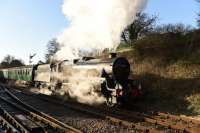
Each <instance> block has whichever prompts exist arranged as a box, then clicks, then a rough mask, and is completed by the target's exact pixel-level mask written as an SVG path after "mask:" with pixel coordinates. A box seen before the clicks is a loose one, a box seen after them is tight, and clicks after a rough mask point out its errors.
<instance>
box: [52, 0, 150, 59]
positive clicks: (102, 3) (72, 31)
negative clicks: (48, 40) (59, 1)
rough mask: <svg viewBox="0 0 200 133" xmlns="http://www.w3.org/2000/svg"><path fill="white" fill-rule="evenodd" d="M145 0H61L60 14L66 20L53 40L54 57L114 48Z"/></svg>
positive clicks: (63, 57)
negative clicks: (55, 46)
mask: <svg viewBox="0 0 200 133" xmlns="http://www.w3.org/2000/svg"><path fill="white" fill-rule="evenodd" d="M146 3H147V0H64V4H63V6H62V9H63V13H64V15H65V16H66V18H67V19H68V20H69V21H70V25H69V27H67V28H66V29H65V30H64V31H63V33H62V34H60V35H59V36H58V37H57V39H58V42H59V43H60V44H61V50H60V51H58V52H57V53H56V59H58V60H63V59H72V58H73V59H74V58H77V57H79V56H80V54H81V53H84V52H83V51H87V52H92V51H96V50H98V51H102V50H103V49H105V48H108V49H110V50H111V49H113V50H115V49H116V48H117V46H118V44H119V43H120V36H121V33H122V31H123V30H124V29H125V28H126V27H127V26H128V25H129V24H131V23H132V22H133V20H134V19H135V16H136V13H138V12H140V11H142V10H143V8H144V7H145V5H146Z"/></svg>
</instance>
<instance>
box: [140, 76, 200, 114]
mask: <svg viewBox="0 0 200 133" xmlns="http://www.w3.org/2000/svg"><path fill="white" fill-rule="evenodd" d="M140 79H142V83H143V85H144V88H145V89H146V90H147V93H146V94H145V96H144V98H143V99H142V100H141V101H139V102H138V103H137V104H139V105H142V106H143V107H145V108H148V109H152V110H156V111H161V112H169V113H171V114H177V115H180V114H185V115H197V114H200V78H192V79H169V78H164V77H160V76H158V75H153V74H145V75H142V76H140Z"/></svg>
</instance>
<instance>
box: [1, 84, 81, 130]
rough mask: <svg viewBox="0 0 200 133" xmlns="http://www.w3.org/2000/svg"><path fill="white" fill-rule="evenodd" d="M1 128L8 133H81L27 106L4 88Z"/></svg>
mask: <svg viewBox="0 0 200 133" xmlns="http://www.w3.org/2000/svg"><path fill="white" fill-rule="evenodd" d="M0 126H1V128H2V130H3V131H4V132H6V133H7V132H8V133H55V132H58V133H81V131H79V130H77V129H75V128H73V127H71V126H69V125H66V124H64V123H62V122H60V121H58V120H56V119H54V118H52V117H50V116H49V115H47V114H45V113H42V112H40V111H38V110H36V109H34V108H33V107H31V106H29V105H27V104H25V103H24V102H22V101H21V100H19V99H18V98H17V97H16V96H15V95H13V94H12V93H11V92H10V91H9V90H7V89H6V88H5V87H2V86H1V88H0Z"/></svg>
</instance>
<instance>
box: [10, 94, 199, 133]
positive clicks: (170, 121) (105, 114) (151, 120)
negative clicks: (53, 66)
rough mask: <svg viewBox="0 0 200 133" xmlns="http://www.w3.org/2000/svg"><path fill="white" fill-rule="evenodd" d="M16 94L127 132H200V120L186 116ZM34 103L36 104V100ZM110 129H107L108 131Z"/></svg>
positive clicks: (71, 123)
mask: <svg viewBox="0 0 200 133" xmlns="http://www.w3.org/2000/svg"><path fill="white" fill-rule="evenodd" d="M13 92H14V90H13ZM15 94H16V95H17V96H18V97H21V98H22V99H23V97H24V96H25V95H26V97H27V98H28V97H30V96H32V97H35V99H40V100H42V101H46V102H48V103H53V104H56V105H61V106H63V107H66V108H68V109H71V110H76V111H79V112H82V113H84V114H88V115H89V116H91V115H93V116H96V117H98V118H101V119H103V120H106V121H108V122H109V123H111V124H113V125H115V126H120V128H121V127H124V128H125V129H127V130H126V131H127V132H149V133H160V132H165V133H174V132H178V133H179V132H180V133H199V132H200V122H199V121H197V120H192V119H190V118H188V117H184V116H175V115H170V114H166V113H160V112H150V113H140V112H133V111H129V110H122V109H115V110H113V109H110V108H95V107H90V106H87V105H82V104H74V103H69V102H65V103H62V102H61V101H60V100H54V99H52V97H49V96H44V95H34V94H30V93H27V92H23V93H17V92H15ZM20 95H24V96H20ZM32 104H34V102H33V103H32ZM47 112H48V111H47ZM63 121H64V120H63ZM67 123H69V124H70V125H73V123H76V122H74V121H73V120H72V122H67ZM76 125H77V123H76V124H75V127H76ZM82 126H83V125H82ZM120 128H119V129H120ZM87 130H88V129H87V128H86V129H85V130H84V131H85V132H87ZM108 131H109V129H108V130H107V132H108ZM91 132H94V131H91ZM115 132H117V130H115ZM120 132H125V131H124V130H123V131H122V130H120Z"/></svg>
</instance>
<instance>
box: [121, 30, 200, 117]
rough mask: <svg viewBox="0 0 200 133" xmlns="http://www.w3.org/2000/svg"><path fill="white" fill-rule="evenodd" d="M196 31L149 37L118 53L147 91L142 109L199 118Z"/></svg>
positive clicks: (199, 67)
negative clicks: (129, 63) (147, 108)
mask: <svg viewBox="0 0 200 133" xmlns="http://www.w3.org/2000/svg"><path fill="white" fill-rule="evenodd" d="M199 36H200V34H199V31H196V33H195V34H194V33H188V34H185V35H177V34H172V33H169V34H162V35H151V36H148V37H146V38H143V39H141V40H139V41H137V42H136V43H134V44H133V45H132V47H129V48H128V47H124V48H120V49H119V54H120V55H121V56H125V57H127V58H128V59H129V61H130V62H131V64H132V75H134V76H136V77H139V79H140V80H141V81H142V82H143V84H144V87H145V88H146V89H147V90H148V93H147V95H146V97H145V98H144V101H142V102H141V104H143V105H144V106H149V107H152V108H154V109H156V110H159V111H167V112H170V113H175V114H190V115H195V114H200V44H199V38H200V37H199Z"/></svg>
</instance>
